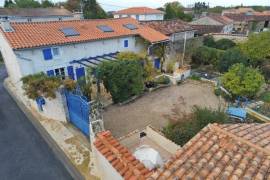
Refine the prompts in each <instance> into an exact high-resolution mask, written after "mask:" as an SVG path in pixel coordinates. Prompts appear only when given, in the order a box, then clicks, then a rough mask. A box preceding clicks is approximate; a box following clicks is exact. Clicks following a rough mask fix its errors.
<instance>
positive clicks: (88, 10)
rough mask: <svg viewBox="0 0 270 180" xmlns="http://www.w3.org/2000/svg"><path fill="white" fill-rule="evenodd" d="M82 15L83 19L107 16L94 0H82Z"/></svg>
mask: <svg viewBox="0 0 270 180" xmlns="http://www.w3.org/2000/svg"><path fill="white" fill-rule="evenodd" d="M83 16H84V18H85V19H105V18H107V14H106V12H105V11H104V10H103V9H102V7H101V6H100V5H99V4H98V3H97V2H96V0H84V1H83Z"/></svg>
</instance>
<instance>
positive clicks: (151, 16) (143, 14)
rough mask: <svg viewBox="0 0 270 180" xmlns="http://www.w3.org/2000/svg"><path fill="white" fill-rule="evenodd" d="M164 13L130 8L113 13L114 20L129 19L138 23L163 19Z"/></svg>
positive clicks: (148, 9) (142, 8)
mask: <svg viewBox="0 0 270 180" xmlns="http://www.w3.org/2000/svg"><path fill="white" fill-rule="evenodd" d="M164 14H165V13H164V12H163V11H160V10H157V9H152V8H149V7H132V8H128V9H122V10H120V11H116V12H114V13H113V15H114V18H123V17H131V18H134V19H136V20H138V21H157V20H163V19H164Z"/></svg>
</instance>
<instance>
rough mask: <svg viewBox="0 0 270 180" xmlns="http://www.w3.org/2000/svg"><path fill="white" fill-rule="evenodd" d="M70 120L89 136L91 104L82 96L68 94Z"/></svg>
mask: <svg viewBox="0 0 270 180" xmlns="http://www.w3.org/2000/svg"><path fill="white" fill-rule="evenodd" d="M66 99H67V106H68V112H69V119H70V122H71V123H72V124H74V125H75V126H76V127H77V128H79V129H80V130H81V131H82V132H83V133H84V134H85V135H87V136H89V134H90V132H89V121H90V120H89V114H90V104H89V103H88V102H87V101H86V100H85V99H84V98H82V97H81V96H78V95H75V94H72V93H70V92H67V93H66Z"/></svg>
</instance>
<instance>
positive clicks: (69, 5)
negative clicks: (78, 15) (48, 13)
mask: <svg viewBox="0 0 270 180" xmlns="http://www.w3.org/2000/svg"><path fill="white" fill-rule="evenodd" d="M80 2H81V0H67V1H66V2H65V4H64V7H65V8H66V9H67V10H69V11H76V10H79V9H80V8H81V4H80Z"/></svg>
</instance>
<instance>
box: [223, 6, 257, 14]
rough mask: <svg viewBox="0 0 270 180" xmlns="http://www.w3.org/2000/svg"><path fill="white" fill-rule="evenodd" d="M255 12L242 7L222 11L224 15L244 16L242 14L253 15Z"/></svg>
mask: <svg viewBox="0 0 270 180" xmlns="http://www.w3.org/2000/svg"><path fill="white" fill-rule="evenodd" d="M252 12H255V11H254V9H252V8H249V7H240V8H232V9H225V10H223V11H222V13H221V14H222V15H225V14H242V13H252Z"/></svg>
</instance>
